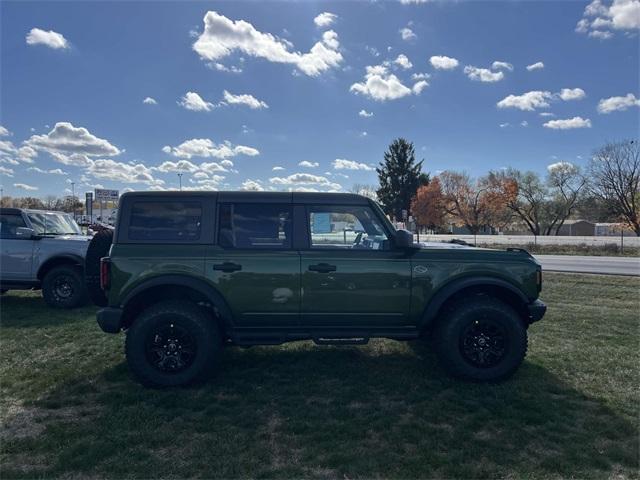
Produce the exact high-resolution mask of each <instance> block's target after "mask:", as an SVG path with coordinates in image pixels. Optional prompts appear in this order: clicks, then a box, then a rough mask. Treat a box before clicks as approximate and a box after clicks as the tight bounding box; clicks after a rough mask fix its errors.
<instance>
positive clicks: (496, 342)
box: [434, 297, 527, 382]
mask: <svg viewBox="0 0 640 480" xmlns="http://www.w3.org/2000/svg"><path fill="white" fill-rule="evenodd" d="M434 341H435V348H436V352H437V354H438V357H439V359H440V362H441V363H442V365H443V366H444V368H445V369H446V370H447V371H448V372H449V373H451V374H452V375H454V376H456V377H460V378H465V379H467V380H474V381H487V382H495V381H499V380H503V379H505V378H508V377H510V376H511V375H512V374H513V373H514V372H515V371H516V370H517V368H518V367H519V366H520V364H521V363H522V361H523V360H524V357H525V355H526V353H527V330H526V328H525V326H524V324H523V322H522V320H521V319H520V316H519V315H518V313H517V312H516V311H515V310H514V309H513V308H511V307H510V306H509V305H506V304H505V303H503V302H501V301H499V300H497V299H495V298H490V297H476V298H473V299H469V300H466V301H464V302H462V303H459V304H457V305H455V306H453V307H452V308H451V309H449V310H448V311H447V313H446V314H445V315H444V316H443V317H442V318H441V319H440V321H439V322H438V324H437V325H436V328H435V331H434Z"/></svg>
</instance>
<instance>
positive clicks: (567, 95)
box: [560, 88, 587, 102]
mask: <svg viewBox="0 0 640 480" xmlns="http://www.w3.org/2000/svg"><path fill="white" fill-rule="evenodd" d="M586 96H587V94H586V93H584V90H583V89H581V88H563V89H562V90H560V98H561V99H562V100H564V101H565V102H568V101H570V100H582V99H583V98H584V97H586Z"/></svg>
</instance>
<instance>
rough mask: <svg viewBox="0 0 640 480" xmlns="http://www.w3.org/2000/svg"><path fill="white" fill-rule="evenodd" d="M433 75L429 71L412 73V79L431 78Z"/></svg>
mask: <svg viewBox="0 0 640 480" xmlns="http://www.w3.org/2000/svg"><path fill="white" fill-rule="evenodd" d="M430 78H431V75H429V74H428V73H412V74H411V80H429V79H430Z"/></svg>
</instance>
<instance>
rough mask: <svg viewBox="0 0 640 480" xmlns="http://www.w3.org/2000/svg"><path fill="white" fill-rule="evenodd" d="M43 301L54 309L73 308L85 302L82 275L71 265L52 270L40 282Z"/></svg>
mask: <svg viewBox="0 0 640 480" xmlns="http://www.w3.org/2000/svg"><path fill="white" fill-rule="evenodd" d="M42 296H43V297H44V301H45V302H47V304H49V306H51V307H55V308H74V307H78V306H80V305H82V304H83V303H85V302H86V301H87V289H86V287H85V285H84V281H83V278H82V273H81V272H80V271H79V269H78V268H76V267H73V266H71V265H61V266H59V267H55V268H52V269H51V270H50V271H49V272H47V274H46V275H45V276H44V279H43V280H42Z"/></svg>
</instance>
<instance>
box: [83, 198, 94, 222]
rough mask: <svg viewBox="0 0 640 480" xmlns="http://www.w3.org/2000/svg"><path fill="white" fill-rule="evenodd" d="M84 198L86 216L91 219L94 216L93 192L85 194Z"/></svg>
mask: <svg viewBox="0 0 640 480" xmlns="http://www.w3.org/2000/svg"><path fill="white" fill-rule="evenodd" d="M84 197H85V199H84V207H85V212H86V215H87V216H88V217H89V218H91V215H93V192H87V193H85V195H84Z"/></svg>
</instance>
